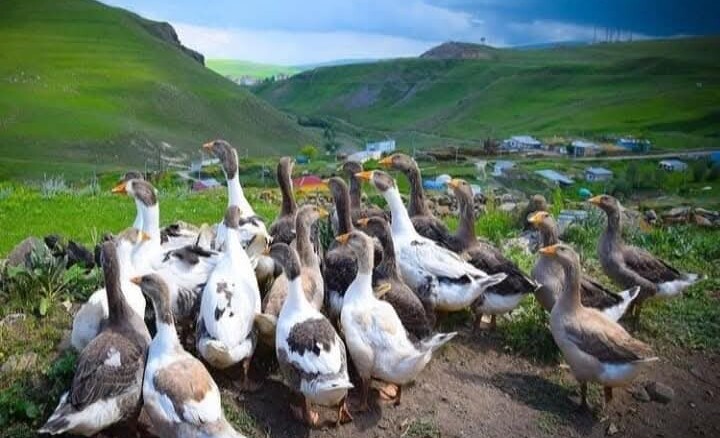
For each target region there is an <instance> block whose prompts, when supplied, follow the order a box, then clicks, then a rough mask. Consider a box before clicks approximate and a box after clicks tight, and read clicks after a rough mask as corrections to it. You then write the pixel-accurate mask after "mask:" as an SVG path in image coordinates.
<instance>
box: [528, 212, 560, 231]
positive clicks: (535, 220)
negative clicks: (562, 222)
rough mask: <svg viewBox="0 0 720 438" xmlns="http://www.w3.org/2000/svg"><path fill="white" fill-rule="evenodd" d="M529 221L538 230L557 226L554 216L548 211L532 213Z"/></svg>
mask: <svg viewBox="0 0 720 438" xmlns="http://www.w3.org/2000/svg"><path fill="white" fill-rule="evenodd" d="M527 221H528V222H529V223H530V224H532V225H533V226H534V227H535V228H538V229H540V228H543V227H551V226H554V225H555V222H554V221H553V217H552V215H551V214H550V213H548V212H547V211H536V212H535V213H530V215H529V216H528V218H527Z"/></svg>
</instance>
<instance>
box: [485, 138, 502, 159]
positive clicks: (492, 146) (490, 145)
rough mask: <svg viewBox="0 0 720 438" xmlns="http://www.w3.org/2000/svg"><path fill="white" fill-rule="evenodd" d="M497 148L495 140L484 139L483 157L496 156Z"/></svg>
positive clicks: (497, 142)
mask: <svg viewBox="0 0 720 438" xmlns="http://www.w3.org/2000/svg"><path fill="white" fill-rule="evenodd" d="M499 148H500V142H499V141H497V140H495V139H492V138H486V139H485V141H483V152H485V155H496V154H497V152H498V149H499Z"/></svg>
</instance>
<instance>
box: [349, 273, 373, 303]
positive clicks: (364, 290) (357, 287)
mask: <svg viewBox="0 0 720 438" xmlns="http://www.w3.org/2000/svg"><path fill="white" fill-rule="evenodd" d="M370 297H372V298H374V297H375V295H373V288H372V272H369V273H361V272H358V274H357V276H355V280H353V282H352V283H350V286H349V287H348V290H347V292H346V293H345V300H346V301H348V300H349V301H356V300H366V299H368V298H370Z"/></svg>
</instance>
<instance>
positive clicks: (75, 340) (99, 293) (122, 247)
mask: <svg viewBox="0 0 720 438" xmlns="http://www.w3.org/2000/svg"><path fill="white" fill-rule="evenodd" d="M141 236H144V235H143V233H142V232H141V231H138V230H136V229H133V228H131V229H128V230H126V231H125V232H124V233H123V234H121V235H120V236H118V237H117V240H116V245H117V251H116V252H117V259H118V260H117V263H118V266H119V268H118V270H119V272H118V276H119V278H120V285H121V289H122V293H123V295H124V296H125V300H126V301H127V303H128V305H129V306H130V308H131V309H132V310H133V311H135V313H137V314H138V315H139V316H140V318H143V317H144V315H145V298H144V297H143V294H142V292H141V291H140V288H139V287H137V286H136V285H135V284H133V283H131V282H130V278H132V277H133V275H134V273H133V266H132V260H131V255H132V250H133V246H134V245H135V244H136V242H138V241H139V240H142V238H143V237H141ZM108 315H109V313H108V299H107V289H106V288H102V289H98V290H96V291H95V292H93V294H92V295H90V298H88V300H87V302H86V303H85V304H83V305H82V306H81V307H80V309H79V310H78V312H77V313H76V314H75V317H74V318H73V324H72V332H71V334H70V344H71V345H72V346H73V348H75V349H76V350H77V351H82V350H83V349H84V348H85V347H86V346H87V345H88V344H89V343H90V341H92V340H93V339H94V338H95V337H96V336H97V335H98V333H100V330H102V328H103V326H104V324H105V323H106V322H107V320H108Z"/></svg>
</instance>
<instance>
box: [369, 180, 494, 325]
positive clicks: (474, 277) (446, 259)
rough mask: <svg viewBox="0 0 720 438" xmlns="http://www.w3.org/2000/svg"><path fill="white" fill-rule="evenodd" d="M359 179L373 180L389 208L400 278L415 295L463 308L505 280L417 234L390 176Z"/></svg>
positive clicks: (438, 306)
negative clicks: (486, 290) (487, 272)
mask: <svg viewBox="0 0 720 438" xmlns="http://www.w3.org/2000/svg"><path fill="white" fill-rule="evenodd" d="M357 176H358V178H360V179H362V180H364V181H370V182H371V183H372V185H373V186H374V187H375V188H376V189H377V190H378V191H379V192H380V193H381V194H382V195H383V197H384V198H385V200H386V201H387V203H388V205H389V206H390V214H391V215H392V224H391V227H390V229H391V232H392V238H393V242H394V244H395V256H396V257H397V260H398V266H399V267H400V272H401V276H402V278H403V280H405V283H406V284H407V285H408V286H410V288H411V289H413V291H414V292H415V293H416V294H418V295H419V296H420V297H424V299H425V300H430V301H431V302H432V303H433V306H434V308H435V310H439V311H442V312H452V311H457V310H461V309H464V308H465V307H467V306H469V305H470V303H472V302H473V301H475V300H476V299H477V298H479V297H480V295H482V293H483V292H484V291H485V289H487V288H488V287H491V286H493V285H496V284H498V283H500V282H501V281H503V280H504V279H505V277H506V276H507V275H506V274H505V273H498V274H493V275H487V274H486V273H485V272H483V271H482V270H480V269H477V268H476V267H474V266H473V265H471V264H469V263H468V262H466V261H465V260H463V259H462V258H461V257H460V256H458V255H457V254H456V253H454V252H452V251H450V250H449V249H447V248H444V247H442V246H440V245H439V244H438V243H437V242H435V241H433V240H431V239H429V238H427V237H423V236H421V235H420V234H418V232H417V231H415V228H414V227H413V223H412V221H411V220H410V216H409V215H408V211H407V210H406V209H405V206H404V205H403V202H402V198H401V197H400V192H399V191H398V188H397V186H396V185H395V181H394V180H393V179H392V177H390V175H388V174H387V173H385V172H382V171H377V170H376V171H366V172H360V173H359V174H358V175H357Z"/></svg>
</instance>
